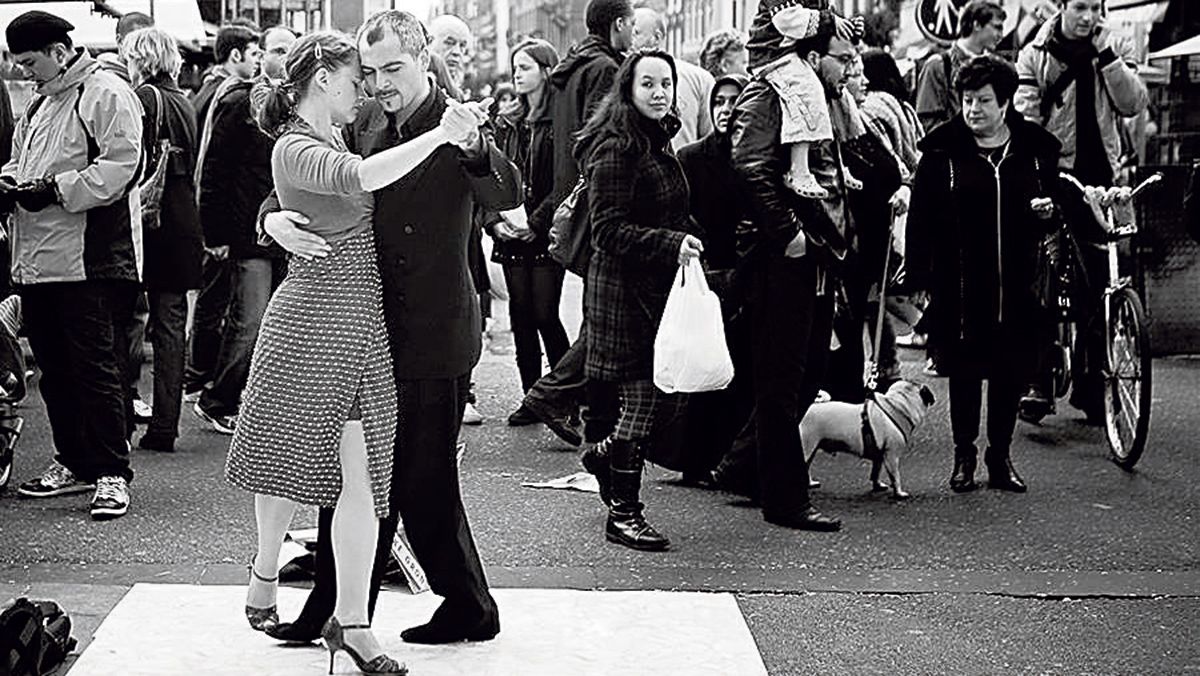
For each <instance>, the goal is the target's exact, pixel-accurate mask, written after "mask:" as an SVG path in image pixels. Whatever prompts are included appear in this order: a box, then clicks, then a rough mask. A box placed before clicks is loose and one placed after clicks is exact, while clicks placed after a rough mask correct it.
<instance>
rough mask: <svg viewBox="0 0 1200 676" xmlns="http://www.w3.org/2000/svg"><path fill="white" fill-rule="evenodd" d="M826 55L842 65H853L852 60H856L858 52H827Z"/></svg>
mask: <svg viewBox="0 0 1200 676" xmlns="http://www.w3.org/2000/svg"><path fill="white" fill-rule="evenodd" d="M826 56H828V57H829V58H831V59H837V60H838V61H840V62H841V64H842V65H843V66H850V65H853V64H854V62H855V61H857V60H858V54H855V53H853V52H851V53H849V54H827V55H826Z"/></svg>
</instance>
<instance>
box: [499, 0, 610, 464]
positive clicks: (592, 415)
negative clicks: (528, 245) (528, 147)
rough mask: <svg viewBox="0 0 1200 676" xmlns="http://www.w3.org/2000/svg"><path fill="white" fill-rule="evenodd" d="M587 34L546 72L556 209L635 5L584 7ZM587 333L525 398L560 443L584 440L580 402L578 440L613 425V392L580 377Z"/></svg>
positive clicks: (541, 225)
mask: <svg viewBox="0 0 1200 676" xmlns="http://www.w3.org/2000/svg"><path fill="white" fill-rule="evenodd" d="M586 17H587V18H586V20H587V27H588V35H587V37H585V38H584V39H583V40H581V41H580V42H578V43H576V44H575V45H573V46H572V47H571V48H570V49H569V50H568V51H567V56H566V58H564V59H563V60H562V61H560V62H559V64H558V66H556V67H555V69H554V70H553V71H552V72H551V73H550V85H551V87H552V89H551V91H552V95H553V97H554V138H555V142H554V191H553V192H552V193H551V199H552V200H553V201H554V203H555V204H558V203H560V202H561V201H562V200H563V199H564V198H565V197H566V196H567V195H569V194H570V193H571V190H572V189H573V188H574V187H575V184H576V182H578V181H579V165H578V164H577V163H576V161H575V157H574V155H573V153H572V151H573V150H574V147H575V143H574V138H575V132H577V131H579V130H580V129H582V128H583V125H584V123H585V122H587V119H588V117H589V116H591V114H592V112H593V111H595V110H596V108H597V107H598V106H599V105H600V101H601V100H603V99H604V96H605V95H606V94H608V92H609V90H610V89H612V85H613V79H614V78H615V76H616V74H617V68H618V67H619V66H620V65H621V62H622V61H623V60H624V58H625V57H624V56H623V55H622V52H624V51H626V50H628V49H629V48H630V47H631V46H632V44H633V23H634V22H633V6H632V5H631V4H630V2H629V0H591V1H590V2H589V3H588V5H587V10H586ZM546 215H547V218H546V219H544V220H538V221H530V223H529V227H530V228H532V229H533V230H534V231H535V232H538V233H539V234H542V235H545V234H548V233H549V231H550V225H551V224H550V222H549V221H550V219H549V216H550V214H546ZM585 333H586V332H585V331H582V330H581V331H580V332H579V338H578V339H576V340H575V343H574V344H573V345H571V349H569V350H567V353H566V354H565V355H563V357H562V359H560V360H559V362H558V363H557V364H554V365H553V370H552V371H550V373H547V374H546V375H545V376H543V377H542V378H541V379H540V380H538V381H537V383H535V384H534V386H533V387H532V388H530V390H529V392H528V393H527V394H526V395H525V399H524V401H523V402H522V406H523V407H524V408H525V409H526V410H528V411H529V412H530V413H532V414H533V416H534V417H536V418H537V419H538V420H540V421H541V422H542V423H544V424H545V425H546V426H547V427H549V428H550V430H551V431H553V432H554V433H555V434H556V435H558V436H559V438H561V439H562V440H563V441H566V442H567V443H569V444H571V445H573V446H578V445H579V444H580V443H581V442H582V440H583V439H582V438H581V437H580V435H579V432H578V431H576V430H575V428H574V426H573V425H572V424H571V422H570V419H571V418H572V417H574V415H575V411H576V410H577V409H578V407H579V405H580V404H581V403H585V402H586V404H587V410H586V412H585V414H584V434H583V437H584V438H586V440H587V441H588V442H590V443H598V442H600V441H602V440H604V439H605V438H607V437H608V435H609V433H610V432H612V428H613V427H614V426H615V425H616V420H617V406H618V404H617V397H616V392H615V391H612V389H611V388H609V387H605V386H604V384H603V383H595V384H590V385H589V383H588V381H587V379H586V377H585V376H584V373H583V365H584V362H585V361H586V359H587V341H586V340H585V339H584V335H585Z"/></svg>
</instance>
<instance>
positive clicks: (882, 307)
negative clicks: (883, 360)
mask: <svg viewBox="0 0 1200 676" xmlns="http://www.w3.org/2000/svg"><path fill="white" fill-rule="evenodd" d="M895 227H896V207H894V206H893V207H892V209H891V218H890V220H889V221H888V237H887V248H886V249H884V252H883V274H882V275H880V279H879V294H878V300H877V303H878V305H879V313H878V315H877V316H876V318H875V340H874V342H873V343H872V344H871V368H870V369H868V370H867V392H868V393H870V392H873V391H875V387H876V386H877V385H878V384H879V342H880V341H881V340H883V318H884V313H886V312H887V307H886V302H885V301H884V296H886V295H887V282H888V268H889V267H890V266H891V262H892V237H893V236H894V230H895ZM866 415H867V414H866V407H865V406H864V407H863V417H864V419H865V418H866Z"/></svg>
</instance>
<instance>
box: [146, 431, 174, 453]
mask: <svg viewBox="0 0 1200 676" xmlns="http://www.w3.org/2000/svg"><path fill="white" fill-rule="evenodd" d="M138 448H141V449H144V450H147V451H158V452H160V453H174V452H175V438H174V437H168V436H165V435H161V434H151V433H149V432H147V433H146V434H143V435H142V438H141V439H140V440H139V441H138Z"/></svg>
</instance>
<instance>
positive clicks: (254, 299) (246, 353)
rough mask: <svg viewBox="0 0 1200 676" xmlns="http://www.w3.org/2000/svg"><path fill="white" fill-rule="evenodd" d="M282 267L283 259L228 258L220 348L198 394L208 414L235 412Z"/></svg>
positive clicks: (234, 413)
mask: <svg viewBox="0 0 1200 676" xmlns="http://www.w3.org/2000/svg"><path fill="white" fill-rule="evenodd" d="M285 266H286V263H285V261H283V260H281V259H274V258H242V259H237V260H233V261H230V272H229V283H230V289H231V293H230V295H229V310H228V312H226V313H225V328H224V330H223V331H222V332H221V351H220V352H219V353H217V363H216V365H215V368H214V370H213V380H212V385H210V386H209V387H208V389H206V390H205V391H204V394H202V395H200V407H201V408H203V409H204V410H205V411H206V412H207V413H208V414H209V415H212V416H226V415H237V412H238V405H239V403H240V402H241V398H242V388H244V387H245V386H246V378H247V377H248V376H249V375H250V357H251V356H252V355H253V354H254V343H256V342H257V341H258V327H259V326H260V325H261V324H262V318H263V313H265V312H266V311H267V302H268V301H269V300H271V293H272V292H274V291H275V287H277V286H279V283H280V282H281V281H283V274H284V270H285Z"/></svg>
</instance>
